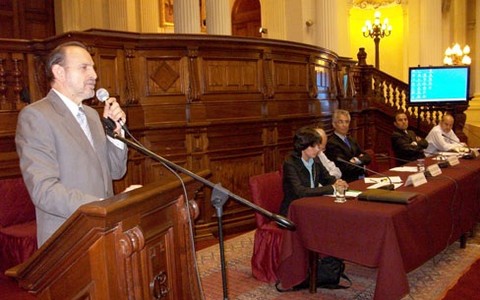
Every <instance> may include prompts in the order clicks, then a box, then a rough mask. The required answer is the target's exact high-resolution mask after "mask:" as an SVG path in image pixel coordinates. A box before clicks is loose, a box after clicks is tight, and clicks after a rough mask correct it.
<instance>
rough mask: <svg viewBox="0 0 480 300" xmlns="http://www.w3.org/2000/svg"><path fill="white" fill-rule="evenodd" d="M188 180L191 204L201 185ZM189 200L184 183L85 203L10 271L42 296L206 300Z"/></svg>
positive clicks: (192, 209)
mask: <svg viewBox="0 0 480 300" xmlns="http://www.w3.org/2000/svg"><path fill="white" fill-rule="evenodd" d="M209 174H210V172H209V171H202V172H199V173H198V175H199V176H202V177H206V176H208V175H209ZM184 180H185V186H186V190H187V194H188V198H189V199H191V198H193V197H194V196H195V194H196V192H197V191H199V190H200V188H201V187H202V184H201V183H200V182H197V181H195V180H194V179H191V178H184ZM183 195H184V191H183V188H182V187H181V184H180V182H179V181H176V182H171V183H169V184H166V185H165V184H164V185H162V186H156V185H155V183H152V184H149V185H146V186H144V187H142V188H140V189H137V190H134V191H131V192H128V193H123V194H119V195H116V196H114V197H112V198H109V199H106V200H104V201H98V202H93V203H89V204H86V205H83V206H81V207H80V208H79V209H78V210H77V211H76V212H75V213H74V214H73V215H72V216H71V217H70V218H69V219H68V220H67V221H66V222H65V223H64V224H63V225H62V227H60V228H59V230H57V232H56V233H55V234H54V235H53V236H52V237H51V238H50V239H49V240H48V241H47V242H46V243H45V244H44V245H43V246H42V247H41V248H40V249H39V250H38V251H37V252H35V254H34V255H33V256H32V257H31V258H30V259H28V260H27V261H26V262H24V263H23V264H21V265H18V266H16V267H14V268H12V269H10V270H8V271H7V272H6V274H7V275H8V276H11V277H15V278H16V279H17V280H18V282H19V284H20V286H21V287H22V288H24V289H26V290H28V291H29V292H30V293H32V294H35V295H36V296H37V297H38V299H62V300H63V299H171V300H176V299H202V298H203V297H202V292H201V288H200V278H199V276H198V272H197V269H196V264H195V261H194V255H195V253H194V251H193V245H192V243H193V233H192V230H191V226H190V224H189V220H188V214H190V215H194V214H195V210H196V208H195V205H192V202H193V201H190V204H189V209H188V211H187V209H186V204H185V197H184V196H183ZM197 213H198V210H197ZM193 219H194V216H192V222H193Z"/></svg>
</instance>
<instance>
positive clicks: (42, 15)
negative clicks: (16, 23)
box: [18, 0, 55, 39]
mask: <svg viewBox="0 0 480 300" xmlns="http://www.w3.org/2000/svg"><path fill="white" fill-rule="evenodd" d="M18 2H23V3H24V5H25V10H24V11H25V18H24V21H25V26H24V28H25V32H24V33H25V35H24V36H23V38H26V39H33V38H47V37H50V36H52V35H54V34H55V16H54V5H53V0H36V1H18Z"/></svg>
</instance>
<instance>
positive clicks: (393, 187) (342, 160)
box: [337, 157, 395, 190]
mask: <svg viewBox="0 0 480 300" xmlns="http://www.w3.org/2000/svg"><path fill="white" fill-rule="evenodd" d="M337 161H339V162H342V163H345V164H348V165H351V166H354V167H356V168H360V169H365V170H367V171H368V172H372V173H374V174H377V175H380V176H383V177H387V179H388V181H389V182H390V184H387V185H383V186H381V187H378V188H379V189H381V190H394V189H395V185H394V184H393V182H392V180H391V179H390V177H389V176H388V175H386V174H382V173H379V172H377V171H374V170H372V169H369V168H366V167H360V166H359V165H356V164H354V163H351V162H349V161H346V160H344V159H343V158H340V157H337Z"/></svg>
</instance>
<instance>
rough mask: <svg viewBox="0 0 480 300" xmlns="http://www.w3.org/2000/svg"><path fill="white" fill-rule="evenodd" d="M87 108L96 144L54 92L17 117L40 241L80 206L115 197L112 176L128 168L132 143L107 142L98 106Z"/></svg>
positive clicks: (19, 149)
mask: <svg viewBox="0 0 480 300" xmlns="http://www.w3.org/2000/svg"><path fill="white" fill-rule="evenodd" d="M83 107H84V110H85V114H86V116H87V122H88V125H89V127H90V131H91V133H92V139H93V144H94V146H95V149H94V148H93V147H92V145H91V144H90V142H89V141H88V138H87V137H86V135H85V133H84V132H83V131H82V128H81V127H80V125H79V124H78V122H77V120H76V118H75V117H74V116H73V115H72V113H71V112H70V110H69V109H68V107H67V106H66V105H65V103H63V101H62V100H61V99H60V97H59V96H58V95H57V94H56V93H55V92H54V91H50V92H49V93H48V95H47V97H45V98H44V99H42V100H40V101H37V102H34V103H32V104H30V105H28V106H26V107H25V108H23V109H22V111H21V112H20V114H19V116H18V123H17V131H16V136H15V142H16V145H17V152H18V155H19V157H20V168H21V170H22V175H23V180H24V181H25V184H26V186H27V188H28V191H29V193H30V197H31V198H32V201H33V203H34V204H35V209H36V217H37V219H36V220H37V239H38V245H39V246H41V245H42V244H43V243H44V242H45V241H46V240H47V239H48V238H49V237H50V236H51V235H52V234H53V233H54V232H55V231H56V230H57V229H58V228H59V227H60V225H62V224H63V222H64V221H65V220H66V219H67V218H68V217H69V216H70V215H71V214H72V213H73V212H74V211H75V210H76V209H77V208H78V207H79V206H81V205H82V204H85V203H89V202H92V201H95V200H99V199H100V198H108V197H110V196H113V185H112V178H113V179H119V178H121V177H122V176H123V175H124V174H125V172H126V162H127V148H126V147H125V148H124V149H120V148H118V147H116V146H115V145H114V144H113V143H112V142H110V141H108V140H107V138H106V136H105V132H104V129H103V126H102V123H101V122H100V118H99V115H98V113H97V111H96V110H94V109H93V108H91V107H88V106H85V105H84V106H83Z"/></svg>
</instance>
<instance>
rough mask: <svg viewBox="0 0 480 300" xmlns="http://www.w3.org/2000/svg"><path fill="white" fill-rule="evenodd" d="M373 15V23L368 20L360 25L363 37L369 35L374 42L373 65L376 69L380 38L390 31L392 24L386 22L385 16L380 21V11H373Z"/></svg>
mask: <svg viewBox="0 0 480 300" xmlns="http://www.w3.org/2000/svg"><path fill="white" fill-rule="evenodd" d="M374 17H375V19H374V20H373V23H372V22H371V21H370V20H367V21H366V22H365V26H363V27H362V33H363V36H364V37H366V38H368V37H371V38H372V39H373V41H374V42H375V67H376V68H377V69H378V68H379V65H380V62H379V61H380V59H379V43H380V39H382V38H384V37H387V36H389V35H390V34H391V33H392V26H391V25H390V24H388V19H387V18H385V19H384V20H383V23H381V22H380V12H379V11H378V10H377V11H376V12H375V14H374Z"/></svg>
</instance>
